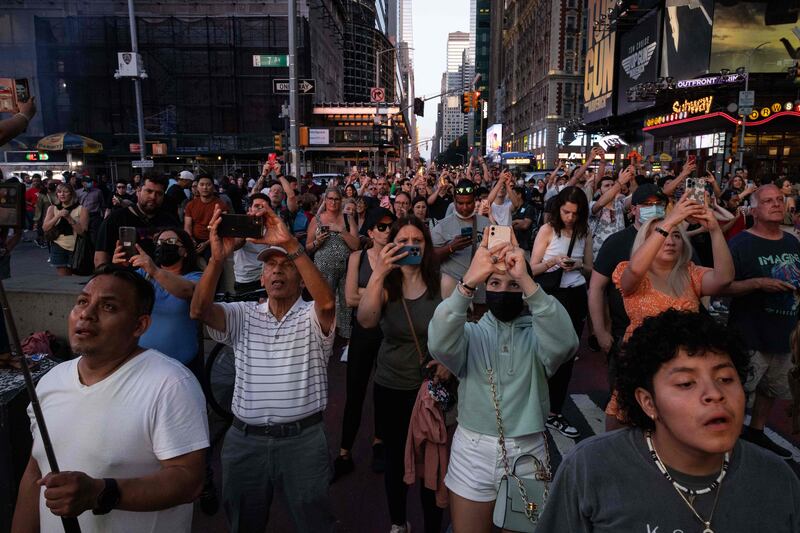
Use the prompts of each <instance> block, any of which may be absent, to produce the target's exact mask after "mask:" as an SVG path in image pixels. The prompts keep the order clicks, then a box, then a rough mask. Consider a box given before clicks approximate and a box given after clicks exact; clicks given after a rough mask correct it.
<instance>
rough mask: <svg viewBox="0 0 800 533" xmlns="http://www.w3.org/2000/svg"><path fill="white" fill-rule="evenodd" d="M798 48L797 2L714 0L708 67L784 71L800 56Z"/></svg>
mask: <svg viewBox="0 0 800 533" xmlns="http://www.w3.org/2000/svg"><path fill="white" fill-rule="evenodd" d="M791 7H793V8H794V9H793V10H791V9H790V8H791ZM798 49H800V29H798V27H797V2H736V3H735V4H734V5H730V6H728V5H724V4H722V3H720V2H718V3H717V7H716V10H715V11H714V36H713V40H712V43H711V65H710V68H711V70H712V71H715V72H716V71H719V70H720V69H723V68H726V69H729V70H731V71H733V70H736V69H737V68H738V67H745V68H747V70H748V71H750V72H786V69H787V68H788V67H791V66H792V65H794V64H795V62H796V61H797V59H798V58H800V50H798Z"/></svg>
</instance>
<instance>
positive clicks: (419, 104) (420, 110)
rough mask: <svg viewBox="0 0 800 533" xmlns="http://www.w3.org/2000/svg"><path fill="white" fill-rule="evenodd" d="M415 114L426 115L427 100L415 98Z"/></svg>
mask: <svg viewBox="0 0 800 533" xmlns="http://www.w3.org/2000/svg"><path fill="white" fill-rule="evenodd" d="M414 114H415V115H417V116H418V117H424V116H425V100H423V99H422V98H414Z"/></svg>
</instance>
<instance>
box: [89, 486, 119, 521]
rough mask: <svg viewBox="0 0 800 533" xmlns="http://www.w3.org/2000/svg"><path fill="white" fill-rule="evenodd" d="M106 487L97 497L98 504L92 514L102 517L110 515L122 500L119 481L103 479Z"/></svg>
mask: <svg viewBox="0 0 800 533" xmlns="http://www.w3.org/2000/svg"><path fill="white" fill-rule="evenodd" d="M103 481H104V482H105V484H106V486H105V487H104V488H103V490H101V491H100V494H98V495H97V504H96V505H95V507H94V509H92V514H95V515H101V514H108V513H110V512H111V510H112V509H114V507H116V506H117V504H118V503H119V499H120V496H121V495H120V493H119V485H117V480H116V479H112V478H105V479H103Z"/></svg>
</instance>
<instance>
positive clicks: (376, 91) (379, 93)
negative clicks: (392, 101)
mask: <svg viewBox="0 0 800 533" xmlns="http://www.w3.org/2000/svg"><path fill="white" fill-rule="evenodd" d="M369 101H370V102H372V103H373V104H379V103H381V102H384V101H386V91H385V90H384V88H383V87H373V88H371V89H370V90H369Z"/></svg>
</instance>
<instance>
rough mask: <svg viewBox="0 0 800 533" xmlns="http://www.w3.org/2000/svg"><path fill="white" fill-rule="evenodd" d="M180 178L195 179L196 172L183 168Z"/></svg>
mask: <svg viewBox="0 0 800 533" xmlns="http://www.w3.org/2000/svg"><path fill="white" fill-rule="evenodd" d="M178 179H179V180H189V181H194V174H192V173H191V172H189V171H188V170H181V173H180V174H178Z"/></svg>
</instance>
